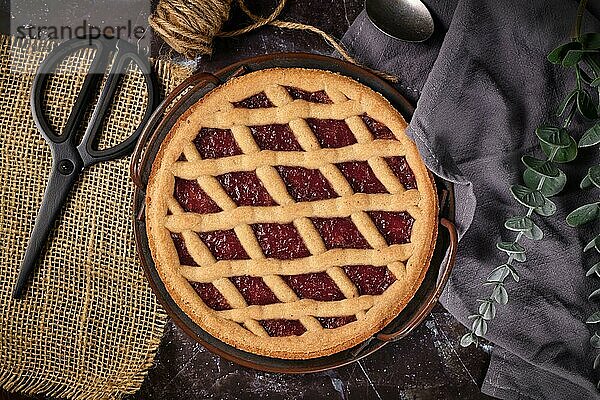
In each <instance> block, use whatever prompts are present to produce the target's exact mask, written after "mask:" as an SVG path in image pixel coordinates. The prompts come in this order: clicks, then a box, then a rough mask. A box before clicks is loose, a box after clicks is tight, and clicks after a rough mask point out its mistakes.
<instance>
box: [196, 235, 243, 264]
mask: <svg viewBox="0 0 600 400" xmlns="http://www.w3.org/2000/svg"><path fill="white" fill-rule="evenodd" d="M198 236H199V237H200V239H201V240H202V241H203V242H204V244H205V245H206V247H208V249H209V250H210V252H211V253H212V254H213V256H214V257H215V259H217V261H219V260H247V259H249V258H250V257H248V254H247V253H246V250H244V248H243V247H242V244H241V243H240V240H239V239H238V237H237V235H236V234H235V232H234V231H233V229H229V230H227V231H212V232H200V233H198Z"/></svg>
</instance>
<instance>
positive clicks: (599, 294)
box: [567, 33, 600, 388]
mask: <svg viewBox="0 0 600 400" xmlns="http://www.w3.org/2000/svg"><path fill="white" fill-rule="evenodd" d="M581 40H582V42H583V43H585V48H586V49H588V50H595V51H596V52H595V53H594V52H589V53H587V54H585V56H584V57H583V58H582V60H583V68H582V69H581V74H580V75H581V77H582V80H584V81H585V83H587V84H588V85H589V87H590V89H592V90H595V91H596V92H597V94H598V97H597V98H596V102H595V103H594V102H593V101H592V103H593V104H592V106H593V107H592V108H594V109H595V110H596V116H595V118H593V120H595V121H594V122H595V123H594V124H593V125H592V126H591V127H590V128H589V129H588V130H587V131H586V132H585V133H584V134H583V136H582V137H581V139H580V140H579V147H580V148H581V147H592V146H597V145H599V144H600V119H599V115H598V113H599V112H600V110H599V109H598V107H599V104H600V89H599V87H600V67H599V63H598V60H597V58H598V50H599V49H600V34H597V33H596V34H587V35H584V36H582V39H581ZM578 68H579V67H578ZM585 70H587V71H588V72H589V75H588V74H587V73H586V72H585ZM580 187H581V189H582V190H585V189H589V188H593V187H596V188H600V166H594V167H591V168H590V169H589V170H588V172H587V174H586V175H585V177H584V178H583V180H582V181H581V184H580ZM599 219H600V202H594V203H589V204H584V205H582V206H580V207H579V208H577V209H576V210H574V211H572V212H571V213H570V214H569V215H568V216H567V223H568V224H569V225H570V226H573V227H580V226H582V225H585V224H589V223H591V222H594V221H598V220H599ZM592 249H595V250H596V252H598V253H600V235H597V236H595V237H594V238H593V239H592V240H591V241H590V242H589V243H588V244H587V245H586V246H585V248H584V249H583V251H584V252H587V251H590V250H592ZM586 276H588V277H590V276H596V277H600V262H597V263H596V264H594V265H593V266H592V267H591V268H590V269H589V270H588V271H587V273H586ZM588 300H589V301H593V302H597V301H598V300H600V288H597V289H596V290H594V291H593V292H592V293H591V294H590V295H589V297H588ZM596 307H597V305H596ZM586 323H588V324H591V325H594V327H595V331H594V333H593V335H592V336H591V338H590V345H591V346H592V348H594V349H595V350H596V356H595V359H594V364H593V365H594V369H598V368H599V367H600V330H599V329H600V311H596V312H594V313H593V314H592V315H591V316H590V317H589V318H588V319H587V320H586ZM597 386H598V388H600V382H598V384H597Z"/></svg>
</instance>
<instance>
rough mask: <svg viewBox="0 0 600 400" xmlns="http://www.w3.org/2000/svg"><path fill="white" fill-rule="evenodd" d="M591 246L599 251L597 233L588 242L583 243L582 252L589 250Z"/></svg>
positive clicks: (599, 240)
mask: <svg viewBox="0 0 600 400" xmlns="http://www.w3.org/2000/svg"><path fill="white" fill-rule="evenodd" d="M593 248H595V249H596V251H598V252H599V253H600V235H598V236H596V237H595V238H593V239H592V240H590V242H589V243H588V244H586V245H585V247H584V249H583V251H584V252H586V251H590V250H591V249H593Z"/></svg>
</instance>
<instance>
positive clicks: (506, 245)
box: [496, 242, 525, 255]
mask: <svg viewBox="0 0 600 400" xmlns="http://www.w3.org/2000/svg"><path fill="white" fill-rule="evenodd" d="M496 247H497V248H498V250H500V251H503V252H505V253H507V254H508V255H511V254H523V253H525V248H524V247H523V246H521V245H520V244H519V243H516V242H499V243H496Z"/></svg>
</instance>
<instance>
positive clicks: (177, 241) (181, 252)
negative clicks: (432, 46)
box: [171, 232, 198, 267]
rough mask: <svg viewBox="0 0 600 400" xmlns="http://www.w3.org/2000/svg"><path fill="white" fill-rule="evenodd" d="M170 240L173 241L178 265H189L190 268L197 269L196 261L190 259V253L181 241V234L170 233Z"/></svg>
mask: <svg viewBox="0 0 600 400" xmlns="http://www.w3.org/2000/svg"><path fill="white" fill-rule="evenodd" d="M171 239H173V244H174V245H175V250H177V256H178V257H179V263H180V264H181V265H189V266H192V267H197V266H198V264H196V261H194V259H193V258H192V256H191V254H190V252H189V251H188V249H187V246H186V245H185V241H184V240H183V236H182V235H181V233H173V232H171Z"/></svg>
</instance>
